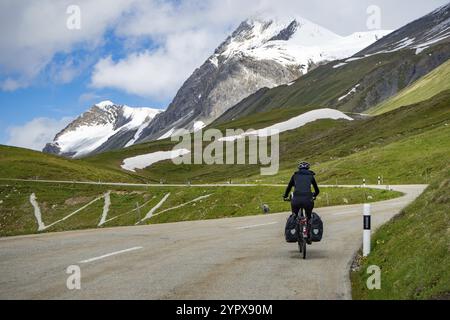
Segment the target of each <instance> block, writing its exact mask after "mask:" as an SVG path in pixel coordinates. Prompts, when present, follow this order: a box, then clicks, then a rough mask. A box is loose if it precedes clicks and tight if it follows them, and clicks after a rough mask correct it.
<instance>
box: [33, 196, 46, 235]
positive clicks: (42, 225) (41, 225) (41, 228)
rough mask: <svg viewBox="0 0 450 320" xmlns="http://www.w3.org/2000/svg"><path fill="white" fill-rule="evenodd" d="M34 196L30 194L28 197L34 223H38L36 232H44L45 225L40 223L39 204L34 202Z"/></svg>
mask: <svg viewBox="0 0 450 320" xmlns="http://www.w3.org/2000/svg"><path fill="white" fill-rule="evenodd" d="M36 199H37V198H36V194H34V193H32V194H31V195H30V203H31V205H32V206H33V208H34V216H35V217H36V221H37V223H38V231H42V230H45V228H46V227H45V224H44V222H42V215H41V209H40V208H39V204H38V203H37V201H36Z"/></svg>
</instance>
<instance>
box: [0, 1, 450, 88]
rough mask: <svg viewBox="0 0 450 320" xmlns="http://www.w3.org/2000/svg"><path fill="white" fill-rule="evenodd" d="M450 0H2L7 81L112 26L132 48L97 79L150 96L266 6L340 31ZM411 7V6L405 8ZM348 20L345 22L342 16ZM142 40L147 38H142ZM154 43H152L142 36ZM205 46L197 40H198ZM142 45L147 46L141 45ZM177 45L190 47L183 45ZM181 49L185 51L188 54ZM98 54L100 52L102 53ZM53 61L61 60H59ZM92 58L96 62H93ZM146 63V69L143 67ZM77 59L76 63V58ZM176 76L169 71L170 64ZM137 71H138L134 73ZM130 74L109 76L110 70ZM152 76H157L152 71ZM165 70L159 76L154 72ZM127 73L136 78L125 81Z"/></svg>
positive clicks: (91, 43) (94, 42)
mask: <svg viewBox="0 0 450 320" xmlns="http://www.w3.org/2000/svg"><path fill="white" fill-rule="evenodd" d="M445 2H446V0H429V1H419V0H416V1H412V0H398V1H391V0H351V1H350V0H327V1H325V0H323V1H309V0H278V1H274V0H249V1H242V0H182V1H170V0H166V1H164V0H115V1H110V0H96V1H91V0H77V1H75V2H73V1H72V0H60V1H53V0H40V1H33V0H22V1H16V0H2V1H0V30H3V32H2V37H1V38H0V52H1V54H0V79H1V80H0V89H2V90H9V91H13V90H16V89H18V88H21V87H26V86H28V85H30V84H32V83H33V80H35V79H36V78H37V77H38V76H39V75H40V74H41V73H42V72H43V70H46V68H47V67H48V66H49V65H51V64H52V61H53V58H54V56H55V54H57V53H64V54H67V55H70V53H72V52H73V51H74V50H75V49H80V48H82V49H85V50H88V51H89V52H92V53H95V54H99V53H100V52H99V51H97V50H96V49H98V48H103V45H104V44H105V34H106V32H107V31H112V32H113V34H115V35H117V36H119V37H120V39H119V40H120V41H122V43H123V44H124V46H125V49H127V51H128V54H127V55H126V56H125V57H124V58H122V59H120V60H116V61H113V60H111V59H110V58H108V55H106V56H104V57H103V58H102V59H100V61H98V63H97V64H96V65H95V69H94V73H93V77H92V85H93V86H94V87H98V88H100V87H112V88H116V89H121V90H125V91H127V92H131V93H136V94H139V95H143V96H149V97H162V96H168V95H171V94H173V93H174V90H176V89H174V88H176V86H177V85H178V84H181V82H182V81H183V80H184V79H186V78H187V77H188V76H189V74H190V73H191V72H192V71H193V70H194V69H195V67H197V66H198V65H199V64H200V63H201V62H202V61H203V60H204V59H205V58H206V57H207V56H208V55H209V54H211V53H212V51H213V50H214V49H215V48H216V47H217V45H218V44H219V43H220V42H221V41H222V40H223V39H224V38H225V36H226V35H228V34H229V32H230V31H232V29H233V28H234V27H236V26H237V24H238V23H239V22H240V21H242V20H243V19H245V18H248V17H251V16H254V15H256V14H259V13H269V14H276V15H286V14H288V15H289V14H296V15H300V16H305V17H306V18H308V19H310V20H312V21H313V22H316V23H318V24H321V25H323V26H324V27H326V28H328V29H330V30H333V31H335V32H337V33H339V34H349V33H351V32H353V31H363V30H364V28H365V25H366V19H367V15H366V8H367V6H368V5H370V4H376V5H379V6H380V7H381V9H382V21H383V25H382V27H383V28H384V29H395V28H397V27H400V26H401V25H402V24H404V23H406V22H408V21H411V20H412V19H413V18H417V17H419V16H421V15H423V14H425V13H427V12H428V11H430V10H431V9H433V8H435V7H437V6H439V5H441V4H444V3H445ZM72 4H76V5H79V6H80V9H81V30H69V29H67V27H66V21H67V18H68V15H67V13H66V9H67V7H68V6H69V5H72ZM404 8H408V10H406V11H405V10H404ZM342 21H345V23H342ZM140 40H144V41H143V42H140ZM149 42H150V43H151V45H152V48H151V49H149V48H147V47H145V46H144V45H142V46H141V49H139V43H140V44H143V43H145V44H148V43H149ZM195 46H198V47H195ZM142 47H144V48H143V49H142ZM177 49H181V50H185V51H183V52H176V50H177ZM181 53H182V54H183V56H181ZM95 54H94V56H95ZM53 63H54V61H53ZM91 65H93V63H92V62H91V63H90V64H89V66H91ZM140 66H142V67H147V68H149V69H147V70H145V71H144V70H140V68H139V67H140ZM69 67H70V66H69ZM73 67H75V69H74V68H69V69H67V70H66V71H65V72H64V73H63V74H61V75H60V76H58V77H50V79H51V80H52V81H55V82H58V83H61V82H62V83H68V82H70V81H71V80H72V79H73V78H74V77H76V76H77V75H78V74H79V73H80V65H79V64H76V63H75V64H73ZM173 70H175V71H176V72H175V73H174V74H172V76H173V77H174V79H167V78H168V77H169V76H170V75H169V73H170V72H173ZM130 72H137V74H136V75H131V74H129V73H130ZM110 75H113V76H119V77H121V76H124V77H125V78H124V79H108V76H110ZM152 78H153V79H152ZM156 78H161V81H160V82H158V81H156V80H155V79H156ZM125 80H127V81H130V83H125Z"/></svg>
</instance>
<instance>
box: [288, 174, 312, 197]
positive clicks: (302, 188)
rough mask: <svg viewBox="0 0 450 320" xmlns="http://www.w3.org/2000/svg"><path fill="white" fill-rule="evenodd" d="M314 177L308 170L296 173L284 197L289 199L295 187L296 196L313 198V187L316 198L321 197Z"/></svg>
mask: <svg viewBox="0 0 450 320" xmlns="http://www.w3.org/2000/svg"><path fill="white" fill-rule="evenodd" d="M314 175H315V173H314V172H312V171H310V170H306V169H300V170H299V171H297V172H296V173H294V175H293V176H292V178H291V180H290V181H289V184H288V186H287V188H286V192H285V193H284V197H285V198H287V197H288V196H289V192H291V189H292V187H295V191H294V196H296V195H297V196H311V195H312V192H311V185H312V186H313V187H314V196H317V195H319V193H320V190H319V187H318V186H317V182H316V179H315V178H314Z"/></svg>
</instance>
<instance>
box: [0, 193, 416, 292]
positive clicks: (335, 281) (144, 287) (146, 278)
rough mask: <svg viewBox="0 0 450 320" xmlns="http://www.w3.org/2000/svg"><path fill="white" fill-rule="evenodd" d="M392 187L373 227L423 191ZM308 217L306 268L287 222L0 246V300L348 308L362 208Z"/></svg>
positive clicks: (76, 234)
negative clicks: (77, 277) (72, 276)
mask: <svg viewBox="0 0 450 320" xmlns="http://www.w3.org/2000/svg"><path fill="white" fill-rule="evenodd" d="M392 187H393V188H394V189H395V190H399V191H402V192H404V193H405V196H403V197H401V198H397V199H392V200H388V201H383V202H378V203H374V204H373V205H372V227H373V228H376V227H377V226H379V225H380V224H382V223H384V222H386V221H387V220H389V219H390V218H391V217H393V216H394V215H395V214H397V213H399V211H400V210H401V209H402V208H403V207H404V206H406V205H407V204H408V203H410V202H411V201H413V200H414V199H415V198H416V197H417V196H418V195H419V194H420V193H421V192H422V191H423V190H424V188H425V186H423V185H410V186H392ZM315 211H316V212H318V213H319V214H320V215H321V217H322V219H323V220H324V224H325V233H324V238H323V240H322V242H320V243H314V244H313V245H312V246H309V247H308V257H307V260H302V259H301V257H300V253H299V252H298V249H297V244H295V243H294V244H288V243H286V242H285V241H284V235H283V232H284V225H285V222H286V218H287V216H288V213H279V214H271V215H265V216H251V217H242V218H229V219H219V220H208V221H193V222H180V223H171V224H161V225H151V226H138V227H121V228H111V229H96V230H87V231H72V232H64V233H51V234H41V235H32V236H20V237H11V238H1V239H0V299H350V298H351V293H350V283H349V264H350V262H351V260H352V257H353V255H354V253H355V252H356V250H357V249H358V248H359V247H360V246H361V241H362V205H349V206H339V207H328V208H319V209H317V210H315ZM70 265H78V266H79V267H80V269H81V289H80V290H69V289H68V288H67V286H66V281H67V278H68V277H69V275H68V274H66V270H67V268H68V267H69V266H70Z"/></svg>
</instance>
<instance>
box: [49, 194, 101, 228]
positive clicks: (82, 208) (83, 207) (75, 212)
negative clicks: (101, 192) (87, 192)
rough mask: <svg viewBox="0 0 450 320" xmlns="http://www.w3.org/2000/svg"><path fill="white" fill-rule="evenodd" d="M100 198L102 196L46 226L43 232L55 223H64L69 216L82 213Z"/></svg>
mask: <svg viewBox="0 0 450 320" xmlns="http://www.w3.org/2000/svg"><path fill="white" fill-rule="evenodd" d="M101 198H103V196H101V197H98V198H95V199H94V200H92V201H91V202H89V203H88V204H86V205H84V206H82V207H81V208H80V209H78V210H75V211H74V212H72V213H71V214H68V215H67V216H65V217H64V218H62V219H60V220H58V221H55V222H53V223H52V224H49V225H48V226H46V227H45V228H44V229H43V230H46V229H48V228H50V227H52V226H54V225H55V224H57V223H60V222H62V221H64V220H67V219H69V218H70V217H71V216H73V215H75V214H77V213H78V212H80V211H83V210H84V209H86V208H87V207H89V206H90V205H91V204H93V203H95V202H97V201H98V200H100V199H101Z"/></svg>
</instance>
